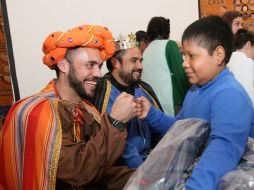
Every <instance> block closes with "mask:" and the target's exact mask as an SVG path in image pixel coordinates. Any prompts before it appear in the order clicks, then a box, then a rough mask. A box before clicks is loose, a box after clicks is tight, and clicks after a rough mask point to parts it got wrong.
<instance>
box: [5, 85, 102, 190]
mask: <svg viewBox="0 0 254 190" xmlns="http://www.w3.org/2000/svg"><path fill="white" fill-rule="evenodd" d="M57 100H58V97H57V92H56V90H55V84H54V81H51V82H50V83H49V84H48V85H47V86H46V88H44V89H43V90H42V91H41V92H40V93H38V94H36V95H34V96H30V97H28V98H25V99H22V100H20V101H19V102H17V103H15V104H14V105H13V107H12V108H11V110H10V111H9V113H8V116H7V118H6V121H5V125H4V128H3V131H2V136H1V138H0V168H1V169H0V170H1V172H0V184H1V185H0V189H1V186H2V188H4V189H11V190H12V189H13V190H14V189H15V190H16V189H23V190H39V189H40V190H42V189H55V182H56V171H57V166H58V159H59V153H60V148H61V141H62V131H61V130H62V127H61V123H60V119H59V118H58V114H57V102H58V101H57ZM84 103H85V105H86V107H87V108H88V110H89V112H92V114H93V115H94V116H95V119H97V120H100V115H99V113H98V112H97V111H96V109H95V108H94V107H93V106H91V105H90V104H87V102H84Z"/></svg>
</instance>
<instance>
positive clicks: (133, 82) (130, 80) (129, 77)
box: [119, 69, 142, 86]
mask: <svg viewBox="0 0 254 190" xmlns="http://www.w3.org/2000/svg"><path fill="white" fill-rule="evenodd" d="M135 71H142V70H141V69H136V70H133V71H132V72H131V73H125V72H124V71H119V76H120V77H121V78H122V80H123V81H124V82H126V83H127V84H128V85H129V86H132V85H136V84H139V82H140V81H141V77H140V78H138V79H134V78H133V73H134V72H135Z"/></svg>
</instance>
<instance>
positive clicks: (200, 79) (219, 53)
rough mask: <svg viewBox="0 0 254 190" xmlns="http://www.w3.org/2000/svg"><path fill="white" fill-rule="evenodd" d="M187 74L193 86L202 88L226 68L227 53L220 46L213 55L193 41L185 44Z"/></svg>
mask: <svg viewBox="0 0 254 190" xmlns="http://www.w3.org/2000/svg"><path fill="white" fill-rule="evenodd" d="M182 50H183V54H184V63H183V67H184V69H185V73H186V75H187V77H188V78H189V82H190V83H191V84H197V85H198V86H202V85H204V84H206V83H207V82H209V81H210V80H212V79H213V78H214V77H215V76H216V75H217V74H218V73H219V72H220V71H222V70H223V69H224V67H225V64H224V63H223V60H224V57H225V53H224V49H223V48H222V47H221V46H218V47H217V48H216V49H215V50H214V52H213V54H212V55H210V54H209V53H208V51H207V50H206V49H204V48H202V47H199V46H197V45H196V43H194V42H193V41H184V42H183V47H182Z"/></svg>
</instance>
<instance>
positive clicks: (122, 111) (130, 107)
mask: <svg viewBox="0 0 254 190" xmlns="http://www.w3.org/2000/svg"><path fill="white" fill-rule="evenodd" d="M137 110H138V108H137V103H136V102H135V101H134V97H133V96H132V95H130V94H127V93H126V92H123V93H121V94H120V95H119V96H118V97H117V98H116V100H115V102H114V104H113V105H112V111H111V113H110V116H111V117H112V118H114V119H116V120H118V121H122V122H127V121H129V120H130V119H132V118H133V117H135V116H136V115H137Z"/></svg>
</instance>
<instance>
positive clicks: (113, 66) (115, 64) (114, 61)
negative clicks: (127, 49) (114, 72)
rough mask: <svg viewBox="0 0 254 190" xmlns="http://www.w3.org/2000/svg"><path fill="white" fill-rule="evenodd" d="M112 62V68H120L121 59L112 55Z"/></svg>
mask: <svg viewBox="0 0 254 190" xmlns="http://www.w3.org/2000/svg"><path fill="white" fill-rule="evenodd" d="M111 63H112V68H119V65H120V61H119V60H118V59H117V58H115V57H112V58H111Z"/></svg>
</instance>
